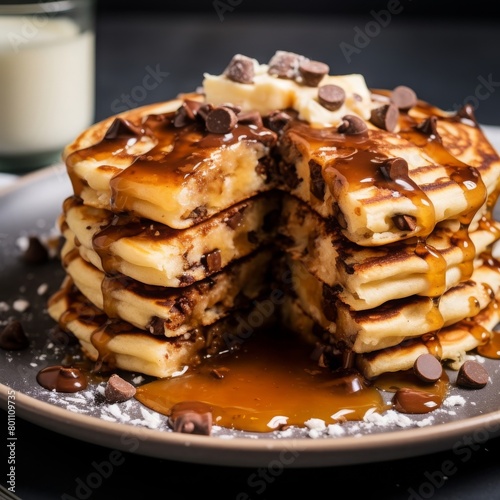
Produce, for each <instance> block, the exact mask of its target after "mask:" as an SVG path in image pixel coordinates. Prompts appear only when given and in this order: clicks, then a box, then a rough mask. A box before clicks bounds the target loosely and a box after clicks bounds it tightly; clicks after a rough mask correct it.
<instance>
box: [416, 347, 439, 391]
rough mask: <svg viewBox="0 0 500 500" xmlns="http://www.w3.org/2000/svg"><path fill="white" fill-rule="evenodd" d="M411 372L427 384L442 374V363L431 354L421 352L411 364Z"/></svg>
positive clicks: (436, 379)
mask: <svg viewBox="0 0 500 500" xmlns="http://www.w3.org/2000/svg"><path fill="white" fill-rule="evenodd" d="M413 373H415V375H416V376H417V377H418V378H419V379H420V380H422V382H426V383H428V384H432V383H434V382H437V381H438V380H439V379H440V378H441V375H442V374H443V365H442V364H441V362H440V361H439V360H438V359H437V358H436V356H433V355H432V354H421V355H420V356H419V357H418V358H417V359H416V360H415V363H414V364H413Z"/></svg>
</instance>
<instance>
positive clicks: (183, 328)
mask: <svg viewBox="0 0 500 500" xmlns="http://www.w3.org/2000/svg"><path fill="white" fill-rule="evenodd" d="M73 240H74V238H69V239H68V240H66V243H65V245H64V247H63V249H62V251H61V257H62V259H63V265H64V268H65V270H66V273H67V275H68V276H69V277H71V279H72V281H73V283H74V284H75V286H76V287H77V288H78V290H79V291H80V292H81V293H82V294H83V295H84V296H85V297H86V298H87V299H88V300H90V302H92V303H93V304H94V305H95V306H96V307H98V308H99V309H102V310H103V311H104V312H105V313H106V314H107V315H108V317H110V318H120V319H122V320H124V321H127V322H129V323H131V324H133V325H134V326H136V327H137V328H140V329H142V330H145V331H148V332H150V333H154V334H156V335H165V336H167V337H175V336H179V335H183V334H184V333H186V332H187V331H189V330H192V329H193V328H196V327H198V326H206V325H209V324H211V323H214V322H215V321H217V320H218V319H220V318H222V317H224V316H227V315H228V314H229V313H230V312H231V310H232V309H235V308H236V307H242V306H243V305H246V304H249V303H250V302H251V301H252V300H255V299H258V298H259V297H260V296H262V295H263V294H265V293H266V291H267V289H268V283H267V279H266V275H267V274H268V273H269V263H270V259H271V252H270V251H269V250H266V249H260V250H258V251H257V252H255V253H253V254H251V255H248V256H247V257H244V258H242V259H240V260H238V261H235V262H233V263H232V264H231V265H230V266H226V267H225V268H224V269H222V270H220V271H219V272H218V273H215V274H213V275H211V276H210V277H208V278H205V279H204V280H200V281H197V282H195V283H193V284H192V285H189V286H186V287H180V288H179V287H178V288H168V287H159V286H154V285H147V284H145V283H141V282H138V281H136V280H133V279H132V278H130V277H128V276H125V275H123V274H113V275H109V274H105V273H103V272H102V271H100V270H99V269H97V268H96V267H94V266H93V265H92V264H90V263H89V262H87V261H85V260H83V259H82V258H81V257H80V254H79V253H78V249H77V248H76V247H75V246H74V245H73V243H72V242H73Z"/></svg>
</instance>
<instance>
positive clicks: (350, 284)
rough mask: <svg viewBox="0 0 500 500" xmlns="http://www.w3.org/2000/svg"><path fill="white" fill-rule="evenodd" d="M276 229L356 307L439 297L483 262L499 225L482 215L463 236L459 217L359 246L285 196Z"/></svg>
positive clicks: (295, 255) (287, 246)
mask: <svg viewBox="0 0 500 500" xmlns="http://www.w3.org/2000/svg"><path fill="white" fill-rule="evenodd" d="M278 233H279V235H280V237H281V239H282V240H283V245H282V246H283V249H284V251H285V252H286V253H288V254H289V255H290V257H291V258H292V259H293V260H298V261H300V262H302V264H303V265H304V266H305V268H306V269H307V270H308V271H309V272H310V273H311V274H313V275H314V276H316V277H317V278H318V279H319V280H320V281H322V282H323V283H325V285H328V286H330V287H331V288H333V289H335V295H336V296H338V298H339V299H340V300H341V301H342V302H343V303H345V304H347V305H348V306H350V307H351V308H353V309H354V310H356V311H360V310H364V309H371V308H374V307H377V306H379V305H381V304H383V303H384V302H386V301H388V300H394V299H399V298H403V297H409V296H411V295H423V296H427V297H439V296H440V295H441V294H442V293H444V292H445V291H446V290H448V289H449V288H450V287H452V286H454V285H456V284H458V283H459V282H462V281H465V280H468V279H469V278H470V276H471V274H472V272H473V270H474V268H475V267H477V266H478V265H480V263H481V258H480V255H481V254H482V253H483V252H484V251H485V250H486V249H487V248H488V247H489V246H490V245H491V244H493V243H494V242H495V241H497V240H498V238H499V236H500V224H499V223H497V222H495V221H490V220H484V219H483V220H481V221H480V223H479V225H478V228H477V229H476V230H475V231H472V232H469V233H468V234H467V235H464V233H463V231H462V230H461V228H460V224H459V222H458V221H453V222H451V221H446V222H442V223H440V224H438V226H437V227H436V229H435V230H434V231H433V232H432V233H431V234H430V235H429V237H428V238H427V239H426V240H425V242H424V241H422V240H421V241H419V240H418V239H416V238H413V239H407V240H404V241H402V242H398V243H392V244H388V245H383V246H377V247H363V246H361V245H356V244H355V243H352V242H351V241H350V240H348V239H347V238H345V237H344V236H343V234H342V231H341V229H340V228H339V226H338V225H336V224H332V222H331V221H330V220H328V219H324V218H322V217H321V216H320V215H319V214H318V213H317V212H315V211H314V210H312V209H311V208H310V207H309V206H308V205H307V204H306V203H304V202H302V201H301V200H299V199H298V198H296V197H294V196H288V195H287V196H285V197H284V198H283V206H282V211H281V221H280V224H279V229H278ZM464 236H466V239H463V237H464Z"/></svg>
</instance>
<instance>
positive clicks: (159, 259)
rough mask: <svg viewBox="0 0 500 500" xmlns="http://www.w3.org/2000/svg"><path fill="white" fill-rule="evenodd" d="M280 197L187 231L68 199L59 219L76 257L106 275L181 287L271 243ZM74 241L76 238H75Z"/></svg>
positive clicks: (258, 200) (239, 207)
mask: <svg viewBox="0 0 500 500" xmlns="http://www.w3.org/2000/svg"><path fill="white" fill-rule="evenodd" d="M278 214H279V199H278V197H277V196H276V195H273V194H271V193H269V194H267V195H265V196H264V195H258V196H256V197H254V198H250V199H248V200H245V201H242V202H240V203H238V204H236V205H234V206H232V207H230V208H229V209H227V210H223V211H222V212H220V213H218V214H216V215H214V216H213V217H211V218H210V219H208V220H206V221H203V222H200V223H198V224H196V225H194V226H191V227H189V228H186V229H180V230H179V229H171V228H169V227H168V226H165V225H163V224H160V223H158V222H155V221H151V220H147V219H138V218H136V217H133V216H127V215H122V216H116V215H115V214H113V213H112V212H110V211H107V210H104V209H99V208H94V207H89V206H87V205H84V204H83V203H82V202H81V201H80V200H79V199H78V198H76V197H74V196H73V197H70V198H68V199H67V200H66V201H65V203H64V210H63V214H62V216H61V218H60V221H59V226H60V228H61V232H62V234H63V235H64V236H65V237H66V239H73V241H75V244H76V245H77V247H78V251H79V253H80V256H81V257H82V258H83V259H85V260H86V261H88V262H90V263H91V264H93V265H94V266H95V267H97V268H98V269H99V270H101V271H105V272H106V273H108V274H116V273H120V274H124V275H125V276H129V277H131V278H133V279H135V280H137V281H140V282H141V283H146V284H149V285H157V286H167V287H179V286H187V285H191V284H192V283H194V282H195V281H199V280H202V279H205V278H206V277H208V276H210V275H212V274H214V273H216V272H218V271H220V270H221V269H223V268H224V267H226V266H227V265H228V264H229V263H231V262H233V261H234V260H236V259H240V258H242V257H245V256H247V255H249V254H250V253H252V252H253V251H254V250H256V249H258V248H260V247H261V246H266V245H269V244H270V243H271V241H272V239H273V237H274V233H275V224H274V220H275V219H276V218H277V215H278ZM75 238H76V239H75Z"/></svg>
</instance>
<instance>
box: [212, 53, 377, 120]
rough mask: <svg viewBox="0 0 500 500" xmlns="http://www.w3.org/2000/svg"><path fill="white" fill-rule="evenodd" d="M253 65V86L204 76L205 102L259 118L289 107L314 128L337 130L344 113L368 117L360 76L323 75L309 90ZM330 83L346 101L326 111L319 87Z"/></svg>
mask: <svg viewBox="0 0 500 500" xmlns="http://www.w3.org/2000/svg"><path fill="white" fill-rule="evenodd" d="M253 62H254V72H255V75H254V78H253V83H238V82H235V81H233V80H230V79H229V78H227V77H226V76H225V75H224V74H222V75H211V74H208V73H205V75H204V79H203V88H204V91H205V96H206V97H205V99H206V101H207V102H209V103H211V104H214V105H216V106H220V105H223V104H228V103H231V104H234V105H237V106H240V107H241V108H242V110H243V111H252V110H253V111H258V112H259V113H260V114H262V115H268V114H269V113H271V112H272V111H275V110H278V109H281V110H282V109H287V108H288V109H290V108H291V109H294V110H296V111H297V112H298V117H299V118H300V119H302V120H305V121H307V122H309V123H310V124H311V125H312V126H317V127H329V126H335V127H336V126H338V125H340V123H341V122H342V117H343V116H345V115H347V114H354V115H357V116H359V117H360V118H363V119H365V120H368V119H369V118H370V113H371V108H372V104H371V97H370V91H369V90H368V87H367V85H366V82H365V79H364V77H363V76H362V75H359V74H350V75H338V76H330V75H325V76H324V77H323V79H322V80H321V82H320V83H319V86H318V87H309V86H306V85H302V84H301V83H300V82H297V81H296V80H293V79H288V78H279V77H277V76H274V75H271V74H269V72H268V70H269V66H268V65H267V64H259V63H258V61H256V60H255V59H253ZM330 84H333V85H338V86H339V87H342V88H343V89H344V91H345V94H346V99H345V102H344V103H343V104H342V106H341V107H340V108H339V109H337V110H335V111H330V110H328V109H326V108H325V107H323V106H322V105H321V104H320V102H319V101H318V88H319V87H320V86H323V85H330Z"/></svg>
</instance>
